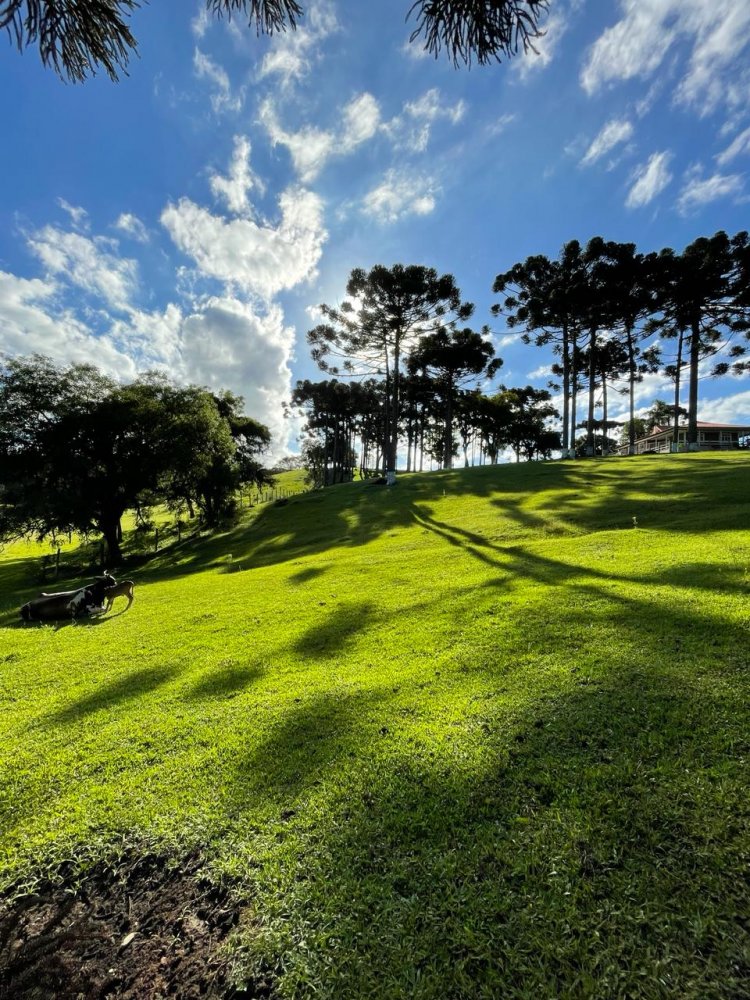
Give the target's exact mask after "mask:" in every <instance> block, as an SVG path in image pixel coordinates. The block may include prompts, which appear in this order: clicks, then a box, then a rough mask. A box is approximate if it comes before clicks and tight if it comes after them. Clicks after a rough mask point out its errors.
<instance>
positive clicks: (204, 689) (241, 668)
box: [188, 660, 265, 700]
mask: <svg viewBox="0 0 750 1000" xmlns="http://www.w3.org/2000/svg"><path fill="white" fill-rule="evenodd" d="M264 673H265V671H264V670H263V668H262V667H259V666H258V665H257V664H253V663H237V662H235V661H234V660H229V661H226V662H224V663H220V664H219V665H218V666H216V667H213V668H212V669H211V670H207V671H206V672H205V673H204V675H203V677H202V678H201V679H200V680H199V681H198V682H197V684H195V685H194V686H193V687H192V688H191V690H190V693H189V694H188V698H191V699H195V700H205V699H210V698H217V699H218V698H232V697H234V696H235V695H237V694H239V693H240V692H241V691H244V690H245V689H246V688H248V687H250V685H251V684H254V683H255V681H258V680H260V678H261V677H262V676H263V675H264Z"/></svg>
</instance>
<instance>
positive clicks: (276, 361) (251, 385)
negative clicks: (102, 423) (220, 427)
mask: <svg viewBox="0 0 750 1000" xmlns="http://www.w3.org/2000/svg"><path fill="white" fill-rule="evenodd" d="M293 353H294V328H293V327H290V326H285V325H284V316H283V313H282V311H281V309H280V308H279V307H278V306H271V307H270V308H269V309H268V310H266V311H264V312H258V311H257V310H255V309H254V308H253V307H251V306H249V305H248V304H247V303H244V302H241V301H239V300H238V299H236V298H233V297H226V296H224V297H218V298H212V299H209V300H208V301H207V302H205V303H203V304H202V305H201V307H200V308H199V309H198V310H196V311H195V312H193V313H192V314H191V315H189V316H186V317H185V318H184V320H183V322H182V325H181V328H180V335H179V372H180V376H181V379H182V380H183V381H186V382H196V383H198V384H199V385H207V386H208V387H209V388H211V389H221V388H230V389H232V390H233V391H235V392H238V393H240V394H241V395H242V396H244V397H245V408H246V410H247V412H248V413H250V414H252V415H253V417H255V418H256V419H257V420H260V421H262V423H264V424H266V425H267V426H268V427H269V428H270V430H271V433H272V435H273V437H274V443H275V446H276V448H275V452H276V454H279V453H282V452H283V447H279V446H280V445H281V446H283V444H284V443H285V441H286V437H287V434H288V429H287V427H286V426H285V422H284V418H283V412H282V403H283V401H284V400H285V399H289V396H290V391H291V377H292V374H291V370H290V367H289V365H290V362H291V359H292V356H293Z"/></svg>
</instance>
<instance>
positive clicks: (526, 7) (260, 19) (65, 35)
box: [0, 0, 549, 82]
mask: <svg viewBox="0 0 750 1000" xmlns="http://www.w3.org/2000/svg"><path fill="white" fill-rule="evenodd" d="M548 5H549V0H496V2H493V3H487V0H415V2H414V3H412V5H411V7H410V8H409V9H408V12H407V14H406V19H407V20H409V19H412V18H413V19H414V22H415V23H416V27H415V28H414V30H413V31H412V34H411V38H410V41H411V42H412V43H413V44H414V43H417V42H420V41H421V42H423V43H424V48H425V49H426V50H427V51H428V52H430V53H431V54H432V55H433V56H435V57H436V58H437V57H438V56H439V55H440V53H441V52H442V51H443V50H444V51H445V52H446V53H447V55H448V57H449V59H450V60H451V62H452V63H453V65H454V66H459V65H461V64H465V65H467V66H468V65H471V63H472V61H473V60H474V59H476V61H477V62H478V63H479V64H480V65H484V64H487V63H490V62H495V61H496V62H500V61H501V59H502V58H509V57H511V56H513V55H515V54H516V53H517V52H518V50H519V48H522V49H523V50H524V51H527V50H528V49H533V46H534V41H535V39H538V38H540V37H541V36H542V35H543V34H544V32H543V31H542V30H541V28H540V20H541V18H542V16H543V15H544V14H545V13H546V11H547V9H548ZM141 6H143V0H0V28H5V29H6V30H7V31H8V34H9V35H10V37H11V39H12V40H13V41H15V43H16V45H17V46H18V49H19V50H23V49H24V48H26V47H28V46H30V45H38V47H39V54H40V56H41V59H42V63H43V64H44V65H45V66H51V67H52V68H53V69H54V70H55V71H56V72H57V73H58V75H59V76H61V77H63V78H64V79H67V80H70V81H72V82H80V81H82V80H85V79H86V77H88V76H90V75H93V74H95V73H96V71H97V70H98V69H103V70H104V71H105V72H106V73H107V75H108V76H109V77H110V79H111V80H117V79H118V74H119V73H120V72H127V66H128V62H129V59H130V56H131V55H132V53H133V52H135V51H136V49H137V40H136V39H135V37H134V36H133V34H132V32H131V31H130V28H129V25H128V18H129V15H130V14H132V12H133V11H134V10H136V9H138V8H140V7H141ZM206 7H207V8H208V10H209V11H210V12H211V13H212V14H214V15H215V16H217V17H224V16H226V17H232V16H235V15H236V16H239V17H245V18H247V20H248V26H249V27H254V28H255V30H256V32H257V33H258V34H269V35H270V34H274V33H276V32H280V31H286V30H292V31H293V30H294V29H295V28H296V27H297V24H298V21H299V19H300V18H302V17H303V16H304V8H303V7H302V6H301V5H300V4H299V3H298V2H297V0H206Z"/></svg>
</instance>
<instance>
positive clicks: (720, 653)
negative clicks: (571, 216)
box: [232, 564, 750, 1000]
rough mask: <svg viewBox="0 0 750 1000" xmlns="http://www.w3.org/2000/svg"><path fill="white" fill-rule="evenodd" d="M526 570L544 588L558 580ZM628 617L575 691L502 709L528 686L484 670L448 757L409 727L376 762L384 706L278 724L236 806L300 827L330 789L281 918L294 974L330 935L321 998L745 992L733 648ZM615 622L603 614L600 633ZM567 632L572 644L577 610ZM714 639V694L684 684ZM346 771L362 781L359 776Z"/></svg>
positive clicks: (319, 960)
mask: <svg viewBox="0 0 750 1000" xmlns="http://www.w3.org/2000/svg"><path fill="white" fill-rule="evenodd" d="M541 570H542V571H543V573H544V574H545V582H547V583H554V582H555V574H556V573H557V574H562V573H563V572H564V568H562V567H560V566H559V565H557V566H556V565H555V564H552V565H551V566H546V567H544V566H543V567H541ZM589 589H590V592H591V596H592V598H593V597H595V596H597V595H599V596H601V591H600V589H599V588H598V586H597V584H596V583H594V584H593V585H592V586H591V587H590V588H589ZM626 604H627V606H628V607H629V608H630V611H631V612H632V614H631V615H630V617H629V619H628V621H627V622H626V623H624V625H626V626H628V627H627V630H626V632H625V634H624V636H623V639H622V642H621V643H620V644H619V645H618V646H617V648H613V649H612V652H611V656H610V657H609V658H608V659H607V660H606V661H604V662H600V663H599V664H598V665H592V664H590V663H589V664H588V665H587V666H586V668H585V670H582V671H580V672H577V671H578V667H577V665H576V661H575V657H574V656H573V657H572V658H571V671H570V674H569V676H568V677H567V678H566V679H565V681H564V682H562V681H561V682H560V683H558V684H555V683H554V681H553V682H552V683H550V684H549V685H548V686H547V688H546V689H542V691H541V692H540V691H539V689H538V688H537V689H536V690H537V693H536V694H535V696H534V697H533V698H531V699H525V700H522V701H521V702H520V706H519V703H518V702H516V701H514V700H513V699H508V698H506V697H505V694H506V692H507V691H508V690H509V685H510V687H511V688H512V687H513V686H514V685H520V684H521V676H520V673H521V669H522V668H518V667H516V668H514V673H513V674H511V675H509V674H508V672H507V670H506V669H505V667H504V665H501V664H499V663H498V664H497V666H494V665H492V664H491V663H488V662H487V661H486V659H484V658H482V657H480V656H479V654H477V660H476V663H475V665H474V682H473V688H472V689H473V690H474V691H476V692H477V695H476V697H475V700H473V704H474V706H475V708H474V709H473V710H470V711H468V712H465V713H464V714H463V715H462V716H457V717H455V721H454V722H453V728H452V729H451V728H449V729H448V736H447V737H446V740H445V742H443V744H442V745H441V746H440V745H436V744H435V743H434V742H432V741H431V739H430V738H429V737H428V738H424V737H422V735H421V734H420V730H419V725H418V724H416V725H415V728H414V731H413V735H412V736H411V738H410V739H409V740H408V741H407V742H406V743H404V742H401V744H400V745H395V744H394V749H393V751H392V752H391V753H389V752H388V749H387V748H388V746H389V744H388V738H389V737H388V732H387V730H381V736H380V737H374V728H373V724H372V717H373V714H376V713H377V711H378V708H379V706H380V704H381V703H385V702H387V700H388V699H389V698H390V692H387V691H380V692H378V693H376V694H375V695H370V696H367V697H364V696H358V695H342V694H336V693H331V694H328V695H325V696H319V697H316V698H315V699H312V700H311V701H310V702H307V703H305V704H304V705H302V706H300V707H294V708H291V709H290V711H289V712H288V713H287V715H286V716H285V718H284V720H283V721H282V722H281V723H280V724H278V725H277V726H275V727H274V728H273V729H272V730H271V732H270V733H269V735H268V737H267V739H266V740H265V741H264V743H263V745H262V746H261V747H260V748H259V749H258V750H257V752H256V753H255V754H254V755H253V756H252V757H250V758H248V759H247V760H246V761H244V762H243V765H242V767H241V768H240V770H239V771H238V775H237V786H236V787H235V789H234V791H233V793H232V794H233V797H234V798H233V802H234V804H235V807H236V808H238V809H241V807H242V798H243V796H253V795H255V794H257V793H258V791H259V789H264V788H265V789H266V792H265V794H267V795H268V796H269V797H271V798H272V799H273V801H274V803H275V804H276V805H277V807H278V808H282V807H284V806H285V807H286V808H285V810H284V812H283V813H282V820H283V821H284V822H291V823H293V824H295V823H298V824H299V826H300V828H301V829H302V830H305V829H306V824H307V822H308V819H307V817H306V816H304V815H296V811H297V810H298V809H301V808H304V801H305V793H306V792H307V791H308V790H310V789H311V788H313V787H314V786H315V785H316V784H317V783H318V782H319V781H321V779H324V778H325V777H326V776H327V775H331V774H337V775H339V774H340V781H341V783H342V784H341V786H340V787H338V790H337V793H336V795H335V796H334V797H333V798H332V800H331V803H330V805H329V808H327V809H326V810H325V812H324V814H323V815H325V817H326V818H327V822H326V821H323V820H321V819H320V817H321V812H320V811H318V812H317V813H316V815H317V816H318V821H317V826H316V836H315V840H314V842H313V843H314V849H311V850H309V851H306V852H305V853H304V856H301V857H300V858H299V860H298V864H299V866H300V870H299V873H298V876H297V878H298V880H299V881H302V882H303V883H304V886H305V887H309V890H308V891H304V892H303V891H298V885H299V883H298V882H294V881H292V884H293V885H294V889H293V890H292V891H290V893H289V895H288V897H287V898H286V899H285V900H284V914H285V924H284V926H285V928H286V931H282V932H281V934H282V939H281V940H280V941H279V946H280V947H283V946H287V947H288V948H289V949H290V951H291V953H292V955H293V956H294V957H295V959H298V958H300V955H299V953H298V952H295V943H294V942H296V941H299V940H301V939H302V937H303V932H304V933H307V934H315V933H317V931H318V930H320V929H322V928H324V927H327V926H331V925H332V924H331V921H334V920H335V926H336V936H335V940H330V939H328V943H327V947H326V949H325V953H323V952H322V950H320V949H317V950H316V949H307V950H306V951H305V955H304V960H303V961H304V968H305V974H307V975H309V977H310V980H311V981H316V980H320V981H321V982H322V983H323V984H324V985H325V986H326V987H328V988H329V991H330V992H331V993H332V992H333V990H334V985H333V983H334V980H333V978H332V972H331V970H333V969H335V970H336V979H335V983H336V989H338V991H339V995H372V996H380V995H382V996H394V997H395V996H403V997H405V996H418V997H433V996H455V997H462V996H466V997H468V996H472V997H475V996H476V997H480V996H486V997H491V996H503V997H505V996H509V997H518V998H520V997H521V996H528V995H534V994H538V995H540V996H571V997H573V996H586V997H592V998H593V997H596V998H601V1000H604V998H605V997H610V996H622V997H625V996H632V997H645V996H646V995H647V994H646V992H644V990H643V984H644V982H648V983H651V982H656V981H657V980H658V977H659V976H660V975H661V976H662V978H663V980H664V984H665V985H664V989H662V988H661V987H659V989H658V990H656V991H655V992H650V991H649V992H648V996H652V995H653V996H654V997H657V996H659V997H662V996H663V997H664V998H665V1000H666V997H668V996H688V995H690V996H692V995H696V996H697V995H699V994H700V995H702V996H712V997H716V998H717V1000H718V998H719V997H720V996H721V997H727V998H729V997H734V996H738V997H739V996H742V995H743V992H742V991H743V990H744V988H745V985H746V981H745V978H744V977H745V976H746V973H747V965H746V961H745V958H744V957H743V956H744V954H745V947H746V943H747V934H746V926H745V923H744V922H740V924H738V914H742V913H744V911H745V908H746V881H745V874H746V873H745V872H744V857H745V855H744V847H743V845H744V843H745V841H744V838H745V836H746V833H747V825H746V819H747V810H746V802H745V789H746V781H745V777H746V770H745V754H746V750H747V738H746V734H747V731H748V726H750V699H748V698H747V697H746V695H747V675H746V672H745V671H744V670H740V669H739V667H738V665H737V663H736V661H735V660H734V659H733V658H732V657H733V655H734V654H733V652H732V651H733V650H736V649H737V643H738V637H739V635H740V633H742V632H743V630H742V629H739V628H738V629H737V630H729V631H725V629H726V623H725V622H724V621H723V620H722V619H721V618H720V617H719V616H716V617H713V616H711V615H708V614H703V615H696V614H695V613H694V609H689V608H688V609H685V610H684V611H683V610H679V609H677V610H676V609H675V608H673V607H671V606H666V605H660V604H659V603H658V601H657V600H655V599H649V597H644V599H643V600H632V601H627V602H626ZM622 607H623V605H622V604H618V603H617V602H615V603H614V605H613V606H611V607H609V608H608V610H607V615H608V617H609V619H610V621H611V623H612V624H613V625H615V624H617V623H618V621H621V609H622ZM566 615H567V616H568V620H569V624H570V627H571V630H573V631H576V632H577V633H578V634H579V635H585V628H586V626H587V625H588V624H590V617H589V615H588V613H587V611H586V610H585V609H582V608H581V607H580V606H579V607H578V608H575V609H574V608H573V607H571V608H569V609H567V610H566ZM711 636H714V637H715V638H716V639H718V640H720V643H719V645H717V646H716V647H715V650H716V652H715V659H714V660H705V661H704V668H705V669H706V670H710V671H712V674H713V676H714V677H715V680H716V682H719V683H714V682H713V681H711V682H709V681H708V680H707V679H706V678H705V677H703V678H702V677H701V671H700V670H696V669H695V665H696V662H697V655H698V653H699V652H700V649H701V646H700V642H703V641H704V640H706V639H707V638H708V639H710V638H711ZM672 646H674V650H675V652H674V662H673V663H672V661H671V658H670V654H668V653H667V650H668V649H670V648H671V647H672ZM704 653H705V649H704ZM498 676H502V677H503V681H504V684H503V686H502V687H501V688H498V685H497V679H498ZM576 677H577V678H578V680H576ZM730 677H731V678H732V681H733V683H735V682H736V683H735V686H734V687H733V688H731V689H730V688H729V687H728V686H727V684H726V683H721V682H722V681H723V682H726V681H727V680H728V679H729V678H730ZM480 681H481V682H482V683H481V684H480ZM743 689H744V694H743ZM482 692H483V693H482ZM365 720H366V723H367V724H364V723H365ZM373 738H375V739H379V747H378V749H377V751H376V750H375V749H374V746H373ZM357 755H359V756H361V758H362V759H363V760H366V761H367V765H366V766H362V767H361V768H360V769H359V770H358V771H356V773H353V772H352V770H351V769H350V768H349V767H348V766H347V763H346V762H347V760H348V759H349V758H351V757H353V756H357ZM278 836H280V837H281V836H283V834H281V833H279V834H278ZM285 858H286V856H285ZM286 860H287V861H288V858H286ZM316 886H320V887H325V891H324V892H322V890H321V892H320V893H318V894H317V895H316V894H315V887H316ZM285 934H288V940H287V938H286V937H285ZM613 969H616V970H617V971H616V987H615V986H613V983H614V982H615V980H614V979H613V978H612V976H613V975H614V974H615V973H613ZM644 977H645V978H644ZM696 982H698V983H701V984H702V985H701V987H699V988H698V992H695V990H694V989H693V987H694V986H695V983H696Z"/></svg>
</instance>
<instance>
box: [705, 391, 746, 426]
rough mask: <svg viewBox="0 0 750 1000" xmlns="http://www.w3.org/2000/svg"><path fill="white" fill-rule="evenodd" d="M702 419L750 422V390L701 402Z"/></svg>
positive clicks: (722, 421) (713, 421)
mask: <svg viewBox="0 0 750 1000" xmlns="http://www.w3.org/2000/svg"><path fill="white" fill-rule="evenodd" d="M699 412H700V419H701V420H705V421H707V422H708V423H713V424H750V390H745V391H744V392H737V393H734V394H733V395H730V396H723V397H721V398H719V399H711V400H707V401H705V402H702V403H700V405H699Z"/></svg>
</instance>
